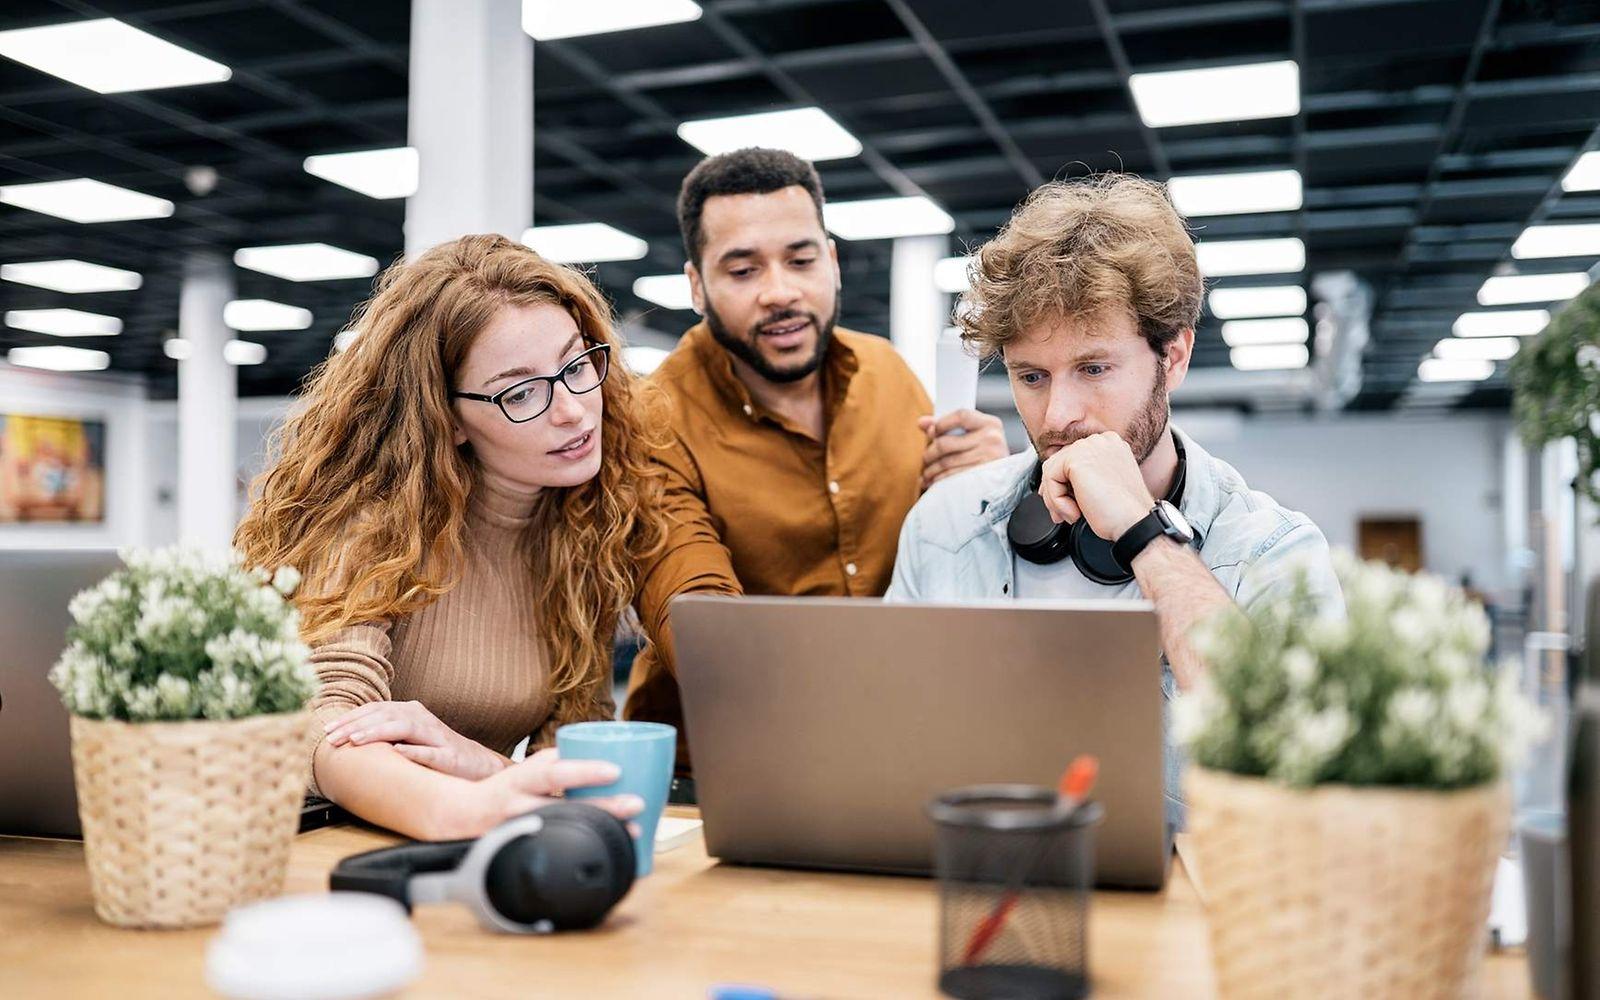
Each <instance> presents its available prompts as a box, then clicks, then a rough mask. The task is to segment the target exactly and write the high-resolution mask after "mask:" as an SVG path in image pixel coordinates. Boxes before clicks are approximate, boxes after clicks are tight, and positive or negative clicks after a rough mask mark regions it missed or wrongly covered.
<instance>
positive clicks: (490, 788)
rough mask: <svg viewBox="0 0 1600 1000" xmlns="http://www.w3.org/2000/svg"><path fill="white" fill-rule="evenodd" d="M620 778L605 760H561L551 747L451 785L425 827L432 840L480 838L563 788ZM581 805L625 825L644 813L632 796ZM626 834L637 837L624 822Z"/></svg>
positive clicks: (632, 827) (636, 830)
mask: <svg viewBox="0 0 1600 1000" xmlns="http://www.w3.org/2000/svg"><path fill="white" fill-rule="evenodd" d="M621 773H622V772H621V770H620V769H619V768H618V767H617V765H615V764H613V763H611V762H610V761H604V760H562V759H561V757H560V756H559V755H558V754H557V752H556V751H555V749H553V748H552V749H547V750H540V751H539V752H538V753H536V754H534V755H533V756H532V757H529V758H528V759H527V760H525V761H522V762H521V763H514V764H510V765H508V766H506V767H504V768H502V769H500V770H499V771H497V772H496V773H494V774H492V775H489V776H488V777H486V778H482V779H479V780H477V781H473V782H470V783H463V784H461V785H459V786H457V787H456V788H455V789H454V791H453V794H451V795H450V796H447V797H446V798H445V799H444V800H443V801H441V802H440V803H439V806H440V809H439V814H438V815H437V816H436V817H435V819H434V822H433V823H432V824H430V826H432V827H434V828H435V830H436V831H437V835H436V836H435V838H434V839H438V840H457V839H463V838H467V837H479V836H482V835H483V834H484V833H487V832H488V831H489V830H491V829H493V828H494V827H496V826H498V825H499V824H501V823H503V822H505V821H506V820H508V819H511V818H512V817H514V816H521V815H522V814H523V813H526V812H531V811H532V810H534V809H537V808H539V807H540V806H544V805H549V804H550V803H552V802H558V801H560V796H561V794H562V793H563V792H566V791H568V790H569V789H573V788H588V787H591V786H594V785H609V784H611V783H612V782H614V781H616V780H617V778H618V777H620V776H621ZM583 802H584V804H585V805H591V806H595V807H596V808H599V809H604V810H605V811H606V812H608V813H610V814H611V815H613V816H615V817H617V818H618V819H620V820H625V821H626V820H631V819H633V817H635V816H637V815H639V813H640V812H642V811H643V809H644V800H643V799H641V798H639V796H637V795H612V796H606V797H604V798H597V799H584V800H583ZM628 832H629V833H630V834H632V835H633V836H635V837H637V836H639V828H638V826H637V825H636V824H634V823H631V822H630V823H628Z"/></svg>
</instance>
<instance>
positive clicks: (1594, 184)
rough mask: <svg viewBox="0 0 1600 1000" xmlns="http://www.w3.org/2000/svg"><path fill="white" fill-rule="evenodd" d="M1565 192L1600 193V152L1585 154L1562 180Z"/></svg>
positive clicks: (1562, 187) (1562, 188)
mask: <svg viewBox="0 0 1600 1000" xmlns="http://www.w3.org/2000/svg"><path fill="white" fill-rule="evenodd" d="M1561 190H1563V191H1600V152H1594V153H1584V154H1583V155H1582V156H1580V157H1578V162H1577V163H1574V164H1573V165H1572V169H1571V170H1568V171H1567V173H1566V176H1565V177H1562V178H1561Z"/></svg>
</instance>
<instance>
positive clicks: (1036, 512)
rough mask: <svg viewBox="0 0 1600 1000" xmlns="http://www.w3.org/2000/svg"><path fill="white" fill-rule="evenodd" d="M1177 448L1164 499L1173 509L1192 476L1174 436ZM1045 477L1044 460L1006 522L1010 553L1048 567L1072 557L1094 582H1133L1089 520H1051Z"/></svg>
mask: <svg viewBox="0 0 1600 1000" xmlns="http://www.w3.org/2000/svg"><path fill="white" fill-rule="evenodd" d="M1172 443H1173V445H1174V446H1176V447H1177V449H1178V471H1177V472H1176V473H1174V474H1173V476H1172V486H1171V487H1170V488H1169V489H1168V490H1167V495H1166V496H1165V497H1162V499H1163V500H1165V501H1166V502H1168V503H1170V504H1172V505H1173V506H1174V507H1176V506H1178V504H1180V503H1182V502H1183V485H1184V481H1185V480H1186V479H1188V475H1189V460H1188V456H1186V455H1185V454H1184V451H1183V442H1182V441H1180V440H1179V439H1178V435H1176V434H1174V435H1172ZM1043 478H1044V460H1043V459H1040V460H1039V461H1038V462H1037V463H1035V464H1034V467H1033V475H1032V476H1030V477H1029V479H1028V495H1027V496H1025V497H1023V498H1022V500H1021V501H1019V502H1018V503H1017V506H1016V509H1015V510H1013V511H1012V512H1011V520H1010V521H1008V522H1007V523H1006V538H1007V539H1008V540H1009V541H1010V542H1011V551H1013V552H1015V553H1016V554H1017V555H1018V556H1020V557H1021V558H1023V559H1026V560H1027V561H1028V562H1031V563H1034V564H1036V565H1039V566H1049V565H1051V564H1052V563H1058V562H1060V561H1061V560H1063V559H1066V558H1069V557H1070V558H1071V559H1072V561H1073V562H1074V563H1076V564H1077V566H1078V571H1079V572H1080V573H1082V574H1083V575H1084V576H1086V577H1088V578H1089V579H1090V580H1093V581H1094V582H1095V583H1100V584H1106V585H1108V586H1116V585H1120V584H1124V583H1127V582H1128V581H1130V580H1132V579H1133V572H1132V570H1130V569H1128V568H1127V567H1126V566H1124V565H1122V563H1121V562H1120V561H1119V560H1118V559H1117V557H1116V555H1115V554H1114V553H1113V552H1112V545H1113V544H1114V541H1115V540H1114V539H1113V541H1110V542H1108V541H1106V540H1105V539H1104V538H1101V537H1100V536H1099V535H1097V534H1095V533H1094V532H1093V531H1091V530H1089V519H1088V518H1086V517H1080V518H1078V519H1077V520H1076V521H1073V522H1072V523H1070V524H1067V523H1062V524H1057V523H1056V522H1055V521H1053V520H1051V519H1050V509H1049V508H1048V507H1046V506H1045V504H1044V497H1041V496H1040V495H1039V483H1040V481H1041V480H1042V479H1043Z"/></svg>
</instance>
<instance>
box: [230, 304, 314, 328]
mask: <svg viewBox="0 0 1600 1000" xmlns="http://www.w3.org/2000/svg"><path fill="white" fill-rule="evenodd" d="M222 322H223V323H224V324H226V325H227V327H228V329H230V330H304V329H305V328H306V327H308V326H310V325H311V310H309V309H301V308H300V307H299V306H291V305H285V304H284V303H282V302H273V301H272V300H271V299H235V300H233V301H232V302H229V303H228V304H227V305H225V306H223V307H222Z"/></svg>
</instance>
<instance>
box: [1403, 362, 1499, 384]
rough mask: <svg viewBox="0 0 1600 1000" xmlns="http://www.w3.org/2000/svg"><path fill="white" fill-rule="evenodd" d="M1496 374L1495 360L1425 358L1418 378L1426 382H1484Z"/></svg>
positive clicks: (1418, 369)
mask: <svg viewBox="0 0 1600 1000" xmlns="http://www.w3.org/2000/svg"><path fill="white" fill-rule="evenodd" d="M1493 374H1494V362H1493V361H1484V360H1482V359H1478V358H1460V359H1452V358H1424V359H1423V361H1422V364H1420V365H1418V366H1417V378H1419V379H1421V380H1422V381H1424V382H1482V381H1483V380H1484V379H1486V378H1488V377H1489V376H1490V375H1493Z"/></svg>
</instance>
